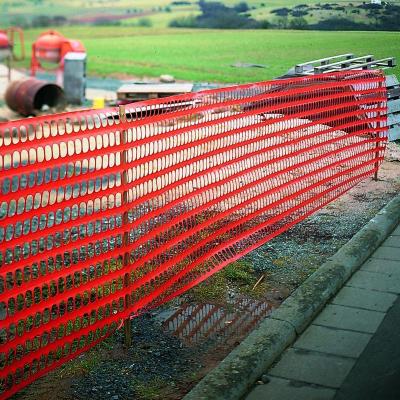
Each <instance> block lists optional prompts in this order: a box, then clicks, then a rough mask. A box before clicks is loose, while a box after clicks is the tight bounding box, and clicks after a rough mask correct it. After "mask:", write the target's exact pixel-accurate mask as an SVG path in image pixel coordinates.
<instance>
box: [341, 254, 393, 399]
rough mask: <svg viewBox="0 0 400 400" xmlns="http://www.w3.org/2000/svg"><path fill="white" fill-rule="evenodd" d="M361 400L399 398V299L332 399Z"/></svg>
mask: <svg viewBox="0 0 400 400" xmlns="http://www.w3.org/2000/svg"><path fill="white" fill-rule="evenodd" d="M399 268H400V262H399ZM361 399H362V400H399V399H400V297H399V298H398V299H397V300H396V302H395V303H394V305H393V307H392V308H391V309H390V310H389V312H388V313H387V315H386V317H385V319H384V320H383V322H382V324H381V325H380V326H379V328H378V330H377V332H376V333H375V334H374V336H373V337H372V339H371V341H370V342H369V343H368V345H367V347H366V348H365V350H364V352H363V353H362V354H361V356H360V358H359V359H358V361H357V363H356V364H355V366H354V367H353V369H352V370H351V372H350V374H349V375H348V376H347V378H346V380H345V381H344V383H343V385H342V387H341V388H340V390H339V391H338V392H337V393H336V396H335V398H334V400H361Z"/></svg>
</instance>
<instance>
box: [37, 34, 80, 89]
mask: <svg viewBox="0 0 400 400" xmlns="http://www.w3.org/2000/svg"><path fill="white" fill-rule="evenodd" d="M71 52H73V53H86V50H85V47H84V46H83V44H82V43H81V42H80V41H79V40H73V39H67V38H66V37H64V36H63V35H62V34H61V33H59V32H57V31H53V30H49V31H46V32H43V33H42V34H41V35H40V36H39V37H38V39H37V40H36V41H35V42H34V43H33V44H32V58H31V75H32V76H35V75H36V72H37V71H38V70H40V69H42V70H56V80H57V83H58V84H59V85H61V86H62V83H63V75H62V74H63V71H64V59H65V56H66V55H67V54H68V53H71ZM54 64H55V66H54Z"/></svg>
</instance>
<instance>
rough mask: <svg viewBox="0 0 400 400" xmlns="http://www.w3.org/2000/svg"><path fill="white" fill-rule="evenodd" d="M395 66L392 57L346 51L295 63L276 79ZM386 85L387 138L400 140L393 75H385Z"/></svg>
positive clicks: (399, 95) (399, 103)
mask: <svg viewBox="0 0 400 400" xmlns="http://www.w3.org/2000/svg"><path fill="white" fill-rule="evenodd" d="M395 66H396V59H395V58H394V57H386V58H381V59H378V60H375V57H374V56H373V55H372V54H368V55H365V56H358V57H357V56H355V55H354V54H353V53H347V54H339V55H336V56H331V57H326V58H320V59H318V60H312V61H307V62H303V63H301V64H296V65H295V66H294V67H292V68H290V69H289V71H288V72H287V73H286V74H285V75H283V76H281V77H279V78H278V79H285V78H293V77H298V76H309V75H316V74H325V73H327V72H337V71H348V70H360V69H361V70H369V69H382V70H385V69H388V68H394V67H395ZM386 87H387V89H388V92H387V93H388V97H387V102H388V112H387V116H388V128H389V132H388V138H389V140H390V141H394V140H400V84H399V81H398V79H397V77H396V76H395V75H388V76H387V77H386Z"/></svg>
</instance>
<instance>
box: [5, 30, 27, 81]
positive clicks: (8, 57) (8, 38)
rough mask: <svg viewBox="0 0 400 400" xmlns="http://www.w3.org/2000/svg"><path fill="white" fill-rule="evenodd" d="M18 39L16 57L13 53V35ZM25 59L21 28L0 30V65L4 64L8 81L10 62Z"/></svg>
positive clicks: (9, 77)
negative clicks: (18, 50) (18, 45)
mask: <svg viewBox="0 0 400 400" xmlns="http://www.w3.org/2000/svg"><path fill="white" fill-rule="evenodd" d="M16 34H17V37H18V38H19V42H20V54H19V55H17V54H16V53H15V51H14V48H15V43H16V42H15V35H16ZM24 58H25V44H24V33H23V31H22V29H21V28H18V27H16V26H13V27H10V28H8V29H6V30H2V29H0V63H3V62H5V63H6V65H7V69H8V73H7V78H8V80H10V79H11V63H12V61H21V60H23V59H24Z"/></svg>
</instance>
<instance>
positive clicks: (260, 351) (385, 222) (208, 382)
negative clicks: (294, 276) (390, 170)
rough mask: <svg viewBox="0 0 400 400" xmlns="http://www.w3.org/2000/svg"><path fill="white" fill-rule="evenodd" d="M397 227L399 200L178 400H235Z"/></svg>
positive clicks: (243, 393) (366, 227)
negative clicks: (181, 399) (182, 398)
mask: <svg viewBox="0 0 400 400" xmlns="http://www.w3.org/2000/svg"><path fill="white" fill-rule="evenodd" d="M399 223H400V195H399V196H397V197H395V198H394V199H393V200H391V201H390V202H389V203H388V204H387V205H386V206H385V207H384V208H383V209H382V210H381V211H380V212H379V213H378V214H377V215H376V216H375V217H374V218H373V219H372V220H371V221H369V222H368V224H367V225H365V226H364V227H363V228H362V229H361V230H360V231H359V232H358V233H357V234H356V235H355V236H354V237H353V238H352V239H351V240H350V241H349V242H348V243H346V244H345V245H344V246H343V247H342V248H341V249H340V250H339V251H338V252H337V253H336V254H335V255H334V256H333V257H331V258H330V259H328V260H327V262H325V263H324V264H323V265H322V266H321V267H320V268H319V269H318V270H317V271H316V272H314V273H313V274H312V275H311V276H310V277H309V278H308V279H307V280H306V281H305V282H304V283H303V284H302V285H301V286H300V287H299V288H297V289H296V290H295V291H294V292H293V294H292V295H291V296H290V297H288V298H287V299H286V300H285V301H284V302H283V303H282V304H281V306H280V307H279V308H278V309H277V310H275V311H274V312H273V313H272V314H271V316H270V318H267V319H265V320H264V321H263V322H262V323H261V324H260V326H259V327H258V328H257V329H255V330H254V331H253V332H251V333H250V334H249V335H248V336H247V338H246V339H245V340H243V342H242V343H241V344H240V345H239V346H238V347H236V348H235V349H234V350H233V351H232V352H231V353H230V354H228V356H227V357H226V358H225V359H224V360H223V361H222V362H221V363H220V364H219V365H218V366H217V367H216V368H215V369H214V370H212V371H211V372H210V373H208V374H207V375H206V376H205V377H204V378H203V379H202V380H201V381H200V382H199V383H198V384H197V385H196V386H195V387H194V388H193V389H192V390H191V391H190V392H189V393H188V394H187V395H186V396H185V397H184V400H239V399H241V398H242V397H243V396H244V395H245V394H246V393H247V392H248V391H249V389H250V388H251V386H252V385H253V384H254V383H255V381H256V380H257V379H258V378H259V377H260V375H261V374H262V373H263V372H264V371H265V370H266V369H267V368H268V367H269V366H270V365H271V364H272V363H273V362H274V361H275V360H276V359H277V358H278V357H279V356H280V355H281V353H282V352H283V351H284V350H285V349H286V347H288V346H289V345H290V344H291V343H293V342H294V340H295V339H296V337H297V336H298V335H299V334H300V333H301V332H303V331H304V329H305V328H306V327H307V326H308V325H309V324H310V323H311V322H312V320H313V319H314V318H315V317H316V316H317V314H318V312H319V311H320V310H321V309H322V308H323V307H324V305H325V304H326V303H327V302H328V301H329V300H330V299H331V298H332V297H333V296H334V295H335V294H336V293H337V292H338V291H339V289H340V288H341V287H342V286H343V285H344V283H345V282H346V281H347V280H348V279H349V278H350V277H351V275H352V274H353V273H354V272H355V271H356V270H357V269H358V268H359V267H360V266H361V265H362V264H363V262H364V261H365V260H366V259H367V258H368V257H370V256H371V254H372V253H373V252H374V251H375V250H376V249H377V248H378V247H379V245H380V244H381V243H382V242H383V241H384V240H385V239H386V237H387V236H388V235H389V234H390V233H391V232H392V231H393V230H394V228H395V227H396V226H397V225H398V224H399Z"/></svg>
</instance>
